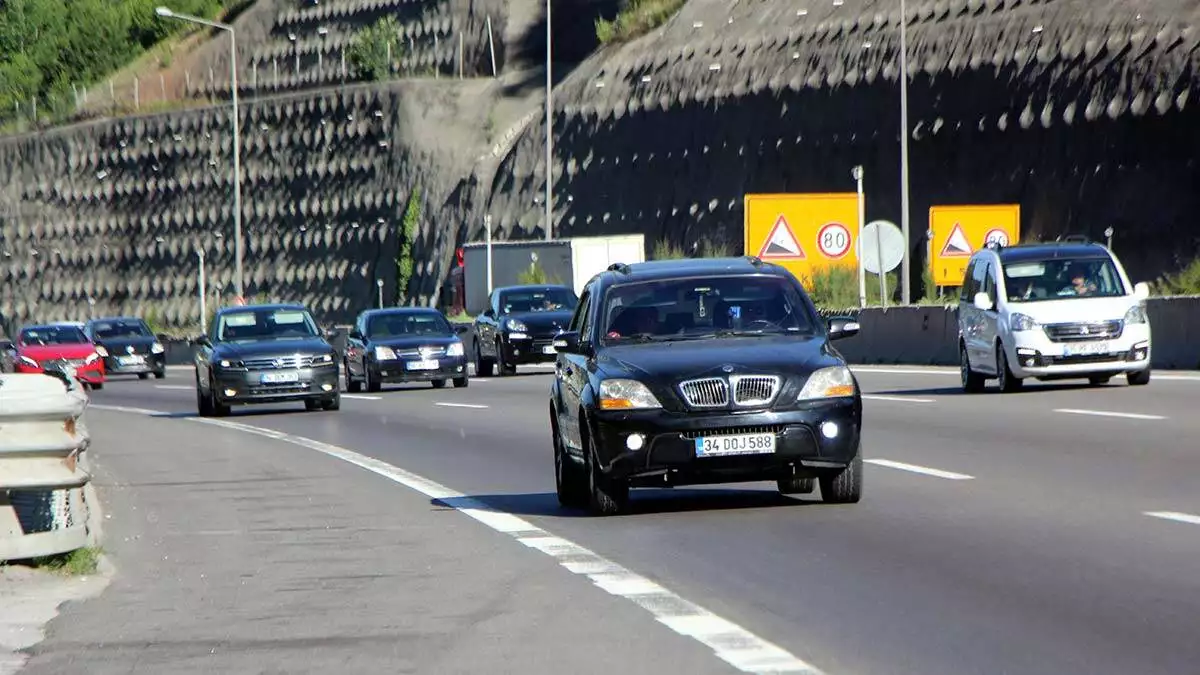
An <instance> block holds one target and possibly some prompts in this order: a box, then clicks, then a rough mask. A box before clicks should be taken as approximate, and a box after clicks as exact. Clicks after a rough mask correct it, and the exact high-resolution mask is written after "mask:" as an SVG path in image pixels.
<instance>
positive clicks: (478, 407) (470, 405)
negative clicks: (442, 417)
mask: <svg viewBox="0 0 1200 675" xmlns="http://www.w3.org/2000/svg"><path fill="white" fill-rule="evenodd" d="M434 405H440V406H442V407H443V408H471V409H473V410H484V409H486V408H487V406H486V405H479V404H477V403H443V402H442V401H438V402H436V403H434Z"/></svg>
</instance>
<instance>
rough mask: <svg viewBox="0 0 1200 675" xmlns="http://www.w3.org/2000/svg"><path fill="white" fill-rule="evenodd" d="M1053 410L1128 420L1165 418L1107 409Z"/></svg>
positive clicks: (1070, 413)
mask: <svg viewBox="0 0 1200 675" xmlns="http://www.w3.org/2000/svg"><path fill="white" fill-rule="evenodd" d="M1054 412H1059V413H1067V414H1068V415H1093V416H1095V417H1120V418H1123V419H1128V420H1165V419H1167V418H1166V417H1163V416H1162V415H1143V414H1142V413H1126V412H1112V411H1109V410H1084V409H1081V408H1055V409H1054Z"/></svg>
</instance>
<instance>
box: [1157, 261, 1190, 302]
mask: <svg viewBox="0 0 1200 675" xmlns="http://www.w3.org/2000/svg"><path fill="white" fill-rule="evenodd" d="M1150 290H1151V291H1152V292H1153V293H1154V295H1200V258H1197V259H1196V260H1193V261H1192V262H1191V264H1189V265H1188V266H1187V267H1185V268H1183V269H1182V270H1180V271H1178V272H1176V273H1175V274H1164V275H1163V276H1161V277H1159V279H1158V281H1156V282H1154V283H1153V284H1152V285H1151V287H1150Z"/></svg>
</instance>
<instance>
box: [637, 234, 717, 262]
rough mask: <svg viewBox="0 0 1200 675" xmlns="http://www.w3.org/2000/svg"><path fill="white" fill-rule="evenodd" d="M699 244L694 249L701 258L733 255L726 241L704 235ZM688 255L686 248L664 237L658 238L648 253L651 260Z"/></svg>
mask: <svg viewBox="0 0 1200 675" xmlns="http://www.w3.org/2000/svg"><path fill="white" fill-rule="evenodd" d="M699 244H700V245H699V246H697V248H696V250H697V252H698V253H699V255H700V257H702V258H727V257H729V256H731V255H733V247H732V246H730V245H729V244H728V243H726V242H715V241H713V240H711V239H709V238H707V237H705V238H703V239H701V240H700V242H699ZM688 257H691V256H689V255H688V250H687V249H686V248H684V247H683V246H682V245H679V244H675V243H673V242H669V241H667V240H666V239H660V240H659V241H658V242H657V243H656V244H654V251H653V252H652V253H651V254H650V258H651V259H652V260H679V259H681V258H688Z"/></svg>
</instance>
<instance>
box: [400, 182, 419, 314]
mask: <svg viewBox="0 0 1200 675" xmlns="http://www.w3.org/2000/svg"><path fill="white" fill-rule="evenodd" d="M420 231H421V186H419V185H418V186H417V187H415V188H413V191H412V194H410V195H409V196H408V204H407V205H406V206H405V207H404V219H403V220H402V221H401V223H400V246H399V252H398V253H397V255H396V303H397V304H399V303H400V302H402V301H403V300H405V299H407V298H408V283H409V281H411V280H412V274H413V257H412V250H413V244H414V243H415V242H416V240H417V235H418V234H419V233H420Z"/></svg>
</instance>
